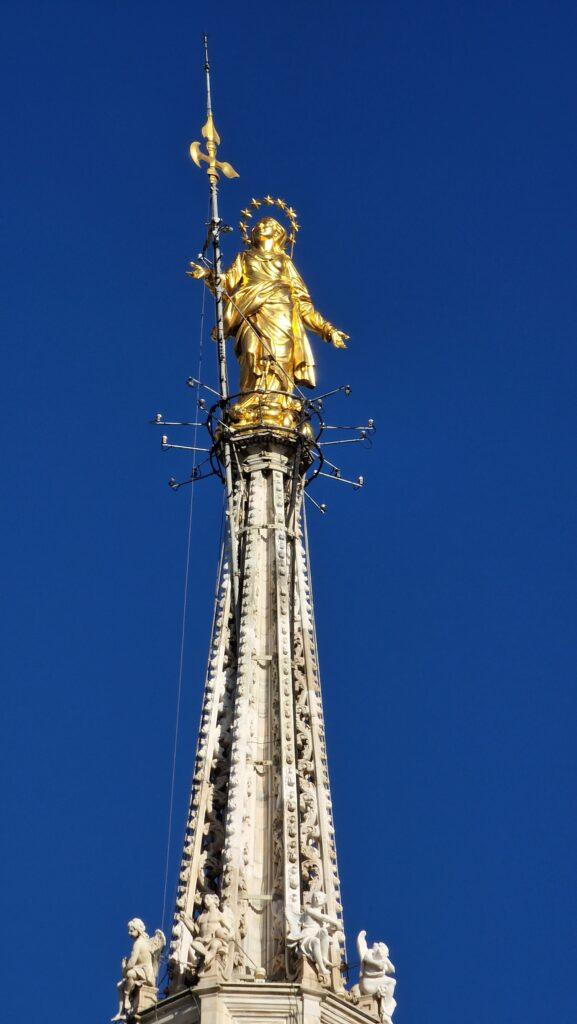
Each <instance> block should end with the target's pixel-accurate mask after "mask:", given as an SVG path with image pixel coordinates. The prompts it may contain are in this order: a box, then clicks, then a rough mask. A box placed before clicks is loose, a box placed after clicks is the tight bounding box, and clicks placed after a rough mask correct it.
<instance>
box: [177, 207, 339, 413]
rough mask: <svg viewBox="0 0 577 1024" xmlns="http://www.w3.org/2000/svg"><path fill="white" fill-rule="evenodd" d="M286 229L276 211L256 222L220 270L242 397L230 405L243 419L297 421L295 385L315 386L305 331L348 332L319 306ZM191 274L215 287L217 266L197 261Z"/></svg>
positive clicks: (331, 337)
mask: <svg viewBox="0 0 577 1024" xmlns="http://www.w3.org/2000/svg"><path fill="white" fill-rule="evenodd" d="M286 241H287V236H286V232H285V230H284V228H283V227H282V225H281V224H279V223H278V221H276V220H275V219H274V218H272V217H264V218H263V219H262V220H260V221H259V222H258V223H257V224H255V226H254V228H253V230H252V233H251V236H250V246H249V248H248V249H247V250H246V251H245V252H241V253H239V254H238V256H237V257H236V259H235V260H234V262H233V264H232V266H231V267H230V268H229V270H227V271H226V273H225V274H223V276H222V289H223V305H224V331H225V336H226V337H232V338H234V342H235V345H234V350H235V354H236V357H237V359H238V361H239V364H240V385H239V391H240V398H239V400H238V401H237V402H236V404H235V405H234V406H233V408H232V412H231V415H232V419H233V422H235V423H236V424H237V425H239V426H248V425H255V424H262V425H265V426H284V427H291V428H292V427H294V426H295V424H296V422H297V420H298V412H299V410H300V402H298V400H296V399H293V398H291V395H292V394H293V393H294V390H295V387H298V388H302V387H306V388H313V387H315V384H316V375H315V361H314V356H313V352H312V349H311V345H310V342H309V339H308V338H307V335H306V330H307V329H308V330H310V331H313V332H314V333H315V334H318V335H320V337H321V338H322V339H323V340H324V341H327V342H330V343H332V344H333V345H335V347H337V348H345V339H346V338H347V337H348V336H347V335H346V334H344V333H343V332H342V331H338V330H337V329H336V328H335V327H333V326H332V324H330V323H329V321H328V320H325V319H324V317H323V316H321V314H320V313H318V312H317V311H316V310H315V308H314V306H313V304H312V301H311V297H310V295H309V293H308V290H307V287H306V285H305V283H304V281H303V279H302V278H301V276H300V274H299V273H298V271H297V270H296V268H295V266H294V263H293V261H292V259H291V258H290V257H289V256H288V255H287V253H286V252H285V246H286ZM192 266H193V270H192V273H191V276H193V277H198V278H204V279H205V281H206V283H207V284H208V285H209V287H211V288H212V287H213V285H214V282H213V278H212V273H211V272H210V271H207V270H205V269H204V268H201V267H198V266H196V265H195V264H192Z"/></svg>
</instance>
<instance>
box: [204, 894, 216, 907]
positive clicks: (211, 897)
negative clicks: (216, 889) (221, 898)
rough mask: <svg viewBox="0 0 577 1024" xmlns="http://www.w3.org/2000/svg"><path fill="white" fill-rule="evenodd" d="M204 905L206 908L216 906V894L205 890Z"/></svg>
mask: <svg viewBox="0 0 577 1024" xmlns="http://www.w3.org/2000/svg"><path fill="white" fill-rule="evenodd" d="M204 905H205V907H207V908H208V907H218V896H216V895H215V894H214V893H213V892H207V894H206V896H205V897H204Z"/></svg>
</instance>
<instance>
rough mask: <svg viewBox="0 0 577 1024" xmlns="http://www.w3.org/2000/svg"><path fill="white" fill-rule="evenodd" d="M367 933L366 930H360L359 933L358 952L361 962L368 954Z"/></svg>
mask: <svg viewBox="0 0 577 1024" xmlns="http://www.w3.org/2000/svg"><path fill="white" fill-rule="evenodd" d="M368 948H369V947H368V946H367V933H366V931H362V932H359V934H358V935H357V953H358V954H359V960H360V961H361V963H362V962H363V960H364V959H365V957H366V955H367V949H368Z"/></svg>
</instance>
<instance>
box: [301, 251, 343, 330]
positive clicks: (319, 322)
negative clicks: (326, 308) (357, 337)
mask: <svg viewBox="0 0 577 1024" xmlns="http://www.w3.org/2000/svg"><path fill="white" fill-rule="evenodd" d="M287 264H288V272H289V277H290V280H291V286H292V292H293V295H294V297H295V299H296V301H297V303H298V310H299V313H300V317H301V320H302V322H303V324H304V325H305V327H308V329H309V330H310V331H314V333H315V334H318V335H320V337H321V338H322V339H323V341H328V342H330V343H331V344H332V345H334V346H335V348H346V347H347V346H346V345H345V341H346V340H347V339H348V337H349V336H348V334H345V333H344V331H339V330H337V328H336V327H333V325H332V324H331V323H329V321H328V320H325V318H324V316H321V314H320V313H317V311H316V309H315V307H314V306H313V303H312V299H311V297H310V295H309V293H308V289H307V286H306V285H305V283H304V281H303V279H302V277H301V276H300V274H299V272H298V270H297V269H296V267H295V265H294V263H293V262H292V260H289V259H288V258H287Z"/></svg>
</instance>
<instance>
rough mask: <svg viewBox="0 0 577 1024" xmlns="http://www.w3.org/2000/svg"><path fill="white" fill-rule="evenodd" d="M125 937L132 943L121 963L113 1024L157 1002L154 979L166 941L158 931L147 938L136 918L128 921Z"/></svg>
mask: <svg viewBox="0 0 577 1024" xmlns="http://www.w3.org/2000/svg"><path fill="white" fill-rule="evenodd" d="M128 934H129V935H130V937H131V939H133V940H134V942H133V945H132V952H131V954H130V956H125V957H124V958H123V960H122V978H121V980H120V981H119V982H118V985H117V988H118V1013H117V1014H116V1016H115V1017H113V1018H112V1020H113V1021H116V1020H127V1019H128V1017H130V1016H132V1014H134V1013H137V1012H140V1011H142V1010H146V1009H148V1007H149V1006H154V1004H155V1003H156V999H157V990H156V980H157V977H158V968H159V964H160V957H161V956H162V951H163V949H164V947H165V945H166V938H165V937H164V935H163V933H162V932H161V931H160V928H157V929H156V931H155V933H154V935H153V937H152V938H150V937H149V936H148V935H147V934H146V927H145V924H144V921H141V920H140V918H139V917H133V918H132V921H129V922H128Z"/></svg>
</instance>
